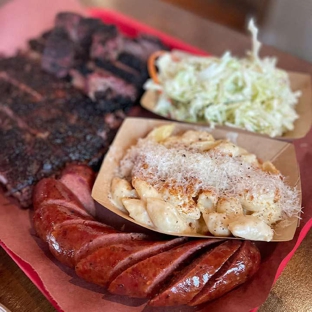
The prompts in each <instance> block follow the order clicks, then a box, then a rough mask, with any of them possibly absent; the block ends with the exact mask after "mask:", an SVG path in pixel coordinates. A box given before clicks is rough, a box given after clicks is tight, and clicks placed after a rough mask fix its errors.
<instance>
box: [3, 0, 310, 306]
mask: <svg viewBox="0 0 312 312" xmlns="http://www.w3.org/2000/svg"><path fill="white" fill-rule="evenodd" d="M81 2H82V3H83V4H85V5H88V6H101V7H104V8H107V9H113V10H116V11H119V12H121V13H123V14H126V15H129V16H131V17H133V18H135V19H137V20H139V21H142V22H143V23H145V24H148V25H150V26H152V27H154V28H157V29H159V30H161V31H163V32H166V33H168V34H170V35H172V36H175V37H177V38H180V39H181V40H183V41H185V42H188V43H190V44H192V45H194V46H197V47H199V48H201V49H204V50H207V51H209V52H210V53H212V54H215V55H221V54H222V53H223V52H224V51H225V50H227V49H230V50H231V51H232V52H233V53H234V54H236V55H243V54H244V52H245V51H246V49H248V48H249V47H250V40H249V39H248V38H247V37H245V36H244V35H242V34H239V33H236V32H234V31H232V30H230V29H227V28H225V27H222V26H219V25H217V24H215V23H212V22H210V21H208V20H204V19H202V18H200V17H198V16H195V15H193V14H191V13H189V12H186V11H184V10H181V9H178V8H177V7H174V6H172V5H168V4H166V3H164V2H161V1H157V0H145V1H142V0H128V1H125V0H81ZM262 54H263V55H274V56H276V57H278V59H279V62H278V65H279V66H280V67H282V68H285V69H287V70H294V71H302V72H306V73H309V74H311V73H312V64H310V63H307V62H305V61H302V60H300V59H298V58H295V57H293V56H291V55H287V54H285V53H282V52H280V51H277V50H276V49H274V48H272V47H264V48H263V49H262ZM311 246H312V232H310V233H309V234H308V235H307V237H306V238H305V239H304V241H303V243H302V244H301V246H300V247H299V249H298V250H297V251H296V253H295V255H294V257H293V258H292V259H291V260H290V262H289V263H288V265H287V267H286V269H285V270H284V272H283V273H282V275H281V276H280V278H279V279H278V281H277V283H276V284H275V286H274V287H273V289H272V291H271V293H270V295H269V297H268V299H267V301H266V302H265V303H264V304H263V306H262V307H260V310H259V311H261V312H271V311H284V312H292V311H296V312H300V311H302V312H307V311H312V296H311V292H310V290H311V289H312V270H311V269H310V262H311V259H312V248H311ZM0 302H1V303H2V304H4V305H6V306H7V307H8V308H9V309H11V311H12V312H15V311H17V312H28V311H45V312H49V311H55V309H54V308H53V307H52V306H51V304H50V303H49V302H48V301H47V300H46V299H45V297H44V296H43V295H42V294H41V293H40V292H39V290H37V288H36V287H35V286H34V285H33V284H32V282H31V281H30V280H29V279H28V278H27V277H26V276H25V275H24V273H23V272H22V271H21V270H20V269H19V268H18V266H17V265H16V264H15V263H14V262H13V261H12V260H11V258H10V257H9V256H8V255H7V254H6V253H5V251H4V250H3V249H2V248H0Z"/></svg>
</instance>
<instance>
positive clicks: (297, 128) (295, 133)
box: [141, 72, 312, 141]
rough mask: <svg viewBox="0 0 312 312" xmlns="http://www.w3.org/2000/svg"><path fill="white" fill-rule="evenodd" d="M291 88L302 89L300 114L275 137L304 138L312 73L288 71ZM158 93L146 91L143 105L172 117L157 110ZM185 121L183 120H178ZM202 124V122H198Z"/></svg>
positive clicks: (310, 114)
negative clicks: (290, 127) (290, 129)
mask: <svg viewBox="0 0 312 312" xmlns="http://www.w3.org/2000/svg"><path fill="white" fill-rule="evenodd" d="M288 75H289V78H290V83H291V89H292V90H293V91H300V92H301V96H300V97H299V100H298V104H297V105H296V112H297V114H298V115H299V118H298V119H297V120H296V121H295V123H294V129H293V130H292V131H288V132H286V133H285V134H284V135H283V136H280V137H276V138H275V139H281V140H289V141H290V140H294V139H300V138H303V137H304V136H305V135H306V134H307V133H308V131H309V130H310V128H311V124H312V92H311V78H310V75H307V74H302V73H296V72H288ZM157 98H158V93H157V92H156V91H151V90H149V91H146V92H145V93H144V95H143V97H142V98H141V106H142V107H144V108H145V109H147V110H148V111H150V112H152V113H154V114H156V115H158V116H161V117H164V118H168V119H171V118H170V117H168V116H164V115H160V114H159V113H158V112H156V111H155V106H156V103H157ZM171 120H174V119H171ZM176 121H183V120H176ZM198 124H200V123H198ZM201 124H202V125H205V126H209V125H208V124H207V123H201ZM216 128H217V129H224V130H228V131H237V132H244V133H253V132H250V131H247V130H243V129H238V128H231V127H228V126H216ZM254 134H255V135H261V136H266V137H268V136H267V135H264V134H259V133H254Z"/></svg>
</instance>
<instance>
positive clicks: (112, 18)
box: [0, 9, 312, 311]
mask: <svg viewBox="0 0 312 312" xmlns="http://www.w3.org/2000/svg"><path fill="white" fill-rule="evenodd" d="M89 12H90V15H91V16H92V17H96V18H100V19H101V20H103V21H104V22H106V23H111V24H114V25H116V26H117V27H118V29H119V30H120V31H121V32H122V33H124V34H125V35H128V36H130V37H135V36H137V35H138V34H140V33H145V34H150V35H154V36H157V37H158V38H159V39H161V40H162V41H163V42H164V43H165V44H166V45H168V46H169V47H170V48H175V49H181V50H185V51H188V52H191V53H194V54H198V55H208V53H207V52H205V51H203V50H201V49H199V48H196V47H193V46H191V45H189V44H186V43H184V42H182V41H180V40H178V39H176V38H173V37H171V36H169V35H166V34H164V33H162V32H161V31H159V30H156V29H154V28H151V27H149V26H147V25H144V24H142V23H140V22H138V21H136V20H133V19H131V18H129V17H126V16H124V15H122V14H120V13H117V12H113V11H109V10H103V9H91V10H90V11H89ZM306 208H307V207H306ZM305 217H306V218H307V219H306V220H305V222H303V223H304V225H303V226H302V228H301V229H300V233H299V234H298V235H297V236H296V238H295V239H297V241H296V243H295V244H294V246H293V248H292V250H291V251H290V252H289V253H288V254H287V256H286V257H285V258H284V259H283V261H282V262H281V263H280V265H279V267H278V270H277V272H276V275H275V281H276V280H277V278H278V277H279V276H280V274H281V273H282V271H283V269H284V268H285V266H286V264H287V263H288V261H289V260H290V259H291V257H292V256H293V254H294V253H295V251H296V250H297V248H298V247H299V245H300V244H301V242H302V240H303V239H304V237H305V236H306V234H307V233H308V231H309V230H310V228H311V227H312V219H311V217H309V218H308V216H307V215H306V216H305ZM0 245H1V246H2V248H3V249H4V250H5V251H6V252H7V253H8V254H9V256H10V257H11V258H12V259H13V260H14V261H15V262H16V264H17V265H18V266H19V267H20V268H21V270H23V272H24V273H25V274H26V275H27V276H28V277H29V279H30V280H31V281H32V282H33V283H34V284H35V285H36V287H37V288H38V289H39V290H40V291H41V292H42V293H43V295H44V296H45V297H46V298H47V299H48V300H49V301H50V302H51V304H52V305H53V306H54V307H55V308H56V309H57V310H58V311H62V310H61V309H60V307H59V306H58V304H57V303H56V302H55V301H54V300H53V299H52V297H51V296H50V294H49V293H48V291H47V290H46V288H45V287H44V285H43V283H42V281H41V279H40V278H39V276H38V274H37V273H36V272H35V271H34V269H33V268H32V267H31V266H30V265H29V264H28V263H27V262H25V261H23V260H22V259H21V258H20V257H19V256H18V255H16V254H15V253H13V252H12V251H11V250H10V249H9V248H8V247H7V246H5V244H4V243H3V242H1V241H0ZM256 310H257V309H254V310H253V311H256Z"/></svg>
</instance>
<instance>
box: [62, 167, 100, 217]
mask: <svg viewBox="0 0 312 312" xmlns="http://www.w3.org/2000/svg"><path fill="white" fill-rule="evenodd" d="M94 179H95V173H94V172H93V171H92V169H91V168H90V167H88V166H86V165H76V164H71V165H68V166H67V167H66V168H65V169H64V170H63V172H62V176H61V179H60V181H61V182H62V183H63V184H65V185H66V186H67V187H68V188H69V189H70V190H71V191H72V192H73V193H74V194H75V195H76V197H77V198H78V199H79V201H80V202H81V203H82V205H83V206H84V208H85V209H86V211H87V212H88V213H90V214H91V215H93V216H94V215H95V206H94V201H93V199H92V197H91V190H92V186H93V183H94Z"/></svg>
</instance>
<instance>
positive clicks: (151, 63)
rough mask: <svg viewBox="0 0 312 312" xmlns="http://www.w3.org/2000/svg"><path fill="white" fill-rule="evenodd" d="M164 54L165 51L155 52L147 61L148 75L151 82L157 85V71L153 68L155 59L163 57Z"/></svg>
mask: <svg viewBox="0 0 312 312" xmlns="http://www.w3.org/2000/svg"><path fill="white" fill-rule="evenodd" d="M166 52H167V51H163V50H160V51H156V52H154V53H152V54H151V55H150V57H149V58H148V61H147V69H148V73H149V75H150V77H151V78H152V79H153V81H154V82H155V83H157V84H159V79H158V75H157V70H156V66H155V60H156V59H157V57H159V56H161V55H163V54H164V53H166Z"/></svg>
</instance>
